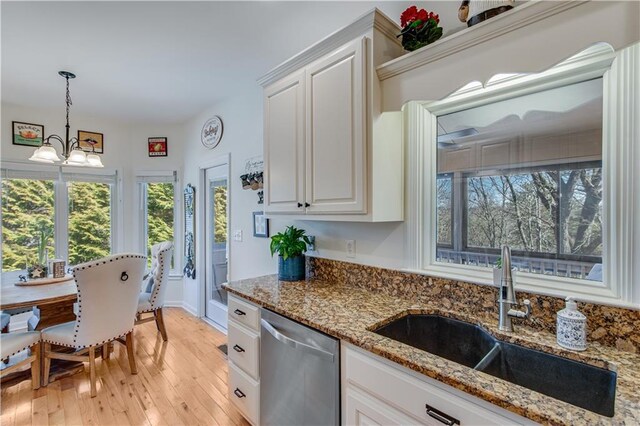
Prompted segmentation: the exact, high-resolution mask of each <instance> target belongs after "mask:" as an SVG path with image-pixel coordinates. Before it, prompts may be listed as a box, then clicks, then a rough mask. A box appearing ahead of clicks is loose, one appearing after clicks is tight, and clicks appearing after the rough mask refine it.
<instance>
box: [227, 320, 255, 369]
mask: <svg viewBox="0 0 640 426" xmlns="http://www.w3.org/2000/svg"><path fill="white" fill-rule="evenodd" d="M227 343H228V350H227V352H228V354H229V359H230V360H231V361H233V363H234V364H235V365H236V366H238V367H240V368H241V369H242V370H243V371H244V372H245V373H247V374H248V375H249V376H251V377H252V378H254V379H256V380H258V378H259V375H258V364H259V360H260V337H259V336H258V335H257V334H255V333H253V332H251V331H249V330H247V329H246V328H244V327H242V326H241V325H236V322H235V321H233V320H232V321H229V324H228V328H227Z"/></svg>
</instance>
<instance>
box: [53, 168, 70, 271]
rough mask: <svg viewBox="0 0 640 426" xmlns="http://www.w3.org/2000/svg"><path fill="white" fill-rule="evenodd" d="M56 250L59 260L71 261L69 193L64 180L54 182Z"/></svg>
mask: <svg viewBox="0 0 640 426" xmlns="http://www.w3.org/2000/svg"><path fill="white" fill-rule="evenodd" d="M54 216H55V218H54V224H55V241H54V243H55V248H56V257H57V258H58V259H69V223H68V219H69V192H68V186H67V183H66V182H64V181H63V180H62V179H58V180H56V181H55V182H54Z"/></svg>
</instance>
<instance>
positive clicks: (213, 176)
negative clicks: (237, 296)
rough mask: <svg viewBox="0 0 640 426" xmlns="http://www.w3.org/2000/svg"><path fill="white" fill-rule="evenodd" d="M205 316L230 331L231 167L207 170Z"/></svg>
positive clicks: (217, 167) (222, 166) (226, 165)
mask: <svg viewBox="0 0 640 426" xmlns="http://www.w3.org/2000/svg"><path fill="white" fill-rule="evenodd" d="M204 175H205V182H204V183H205V235H206V237H205V258H206V269H205V316H206V317H207V318H208V319H209V320H211V321H213V322H214V323H215V324H216V325H218V326H219V327H221V328H222V329H224V330H226V329H227V292H226V290H224V289H223V288H222V284H224V283H226V282H227V280H228V270H229V206H230V204H229V201H230V200H229V191H228V189H229V165H228V164H221V165H217V166H215V167H211V168H208V169H206V170H205V173H204Z"/></svg>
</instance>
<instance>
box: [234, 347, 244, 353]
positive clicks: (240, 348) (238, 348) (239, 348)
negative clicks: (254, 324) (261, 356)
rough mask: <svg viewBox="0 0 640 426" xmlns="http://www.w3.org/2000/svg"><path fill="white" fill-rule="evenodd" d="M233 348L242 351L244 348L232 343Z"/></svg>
mask: <svg viewBox="0 0 640 426" xmlns="http://www.w3.org/2000/svg"><path fill="white" fill-rule="evenodd" d="M233 350H234V351H236V352H238V353H239V352H244V349H242V346H238V345H233Z"/></svg>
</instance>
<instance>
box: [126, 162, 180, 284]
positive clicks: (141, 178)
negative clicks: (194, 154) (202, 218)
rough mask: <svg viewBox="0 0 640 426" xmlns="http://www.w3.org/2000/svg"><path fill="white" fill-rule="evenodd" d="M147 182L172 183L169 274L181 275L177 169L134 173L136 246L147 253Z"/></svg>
mask: <svg viewBox="0 0 640 426" xmlns="http://www.w3.org/2000/svg"><path fill="white" fill-rule="evenodd" d="M147 183H173V268H171V269H170V271H169V275H170V276H173V277H176V276H182V256H180V251H179V250H178V240H179V238H180V235H181V233H180V229H181V227H180V216H179V215H180V212H181V209H180V205H181V204H180V199H181V198H180V197H181V189H180V188H181V187H180V182H179V178H178V172H177V170H168V171H167V170H161V171H155V170H154V171H140V172H137V173H136V187H137V192H138V208H137V210H138V230H139V231H138V247H139V249H140V252H141V253H145V255H146V253H147V245H148V244H149V237H148V223H147V213H148V211H147V186H146V184H147Z"/></svg>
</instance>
